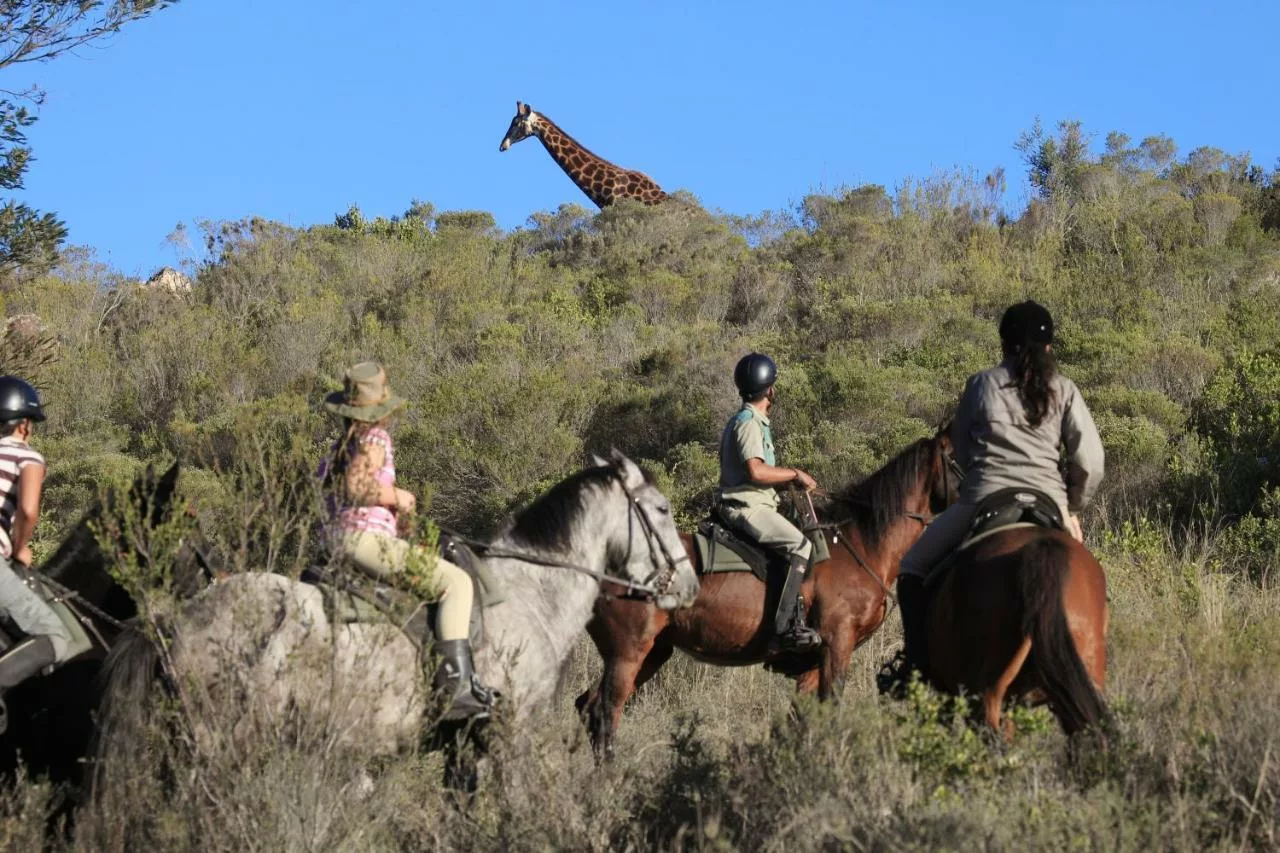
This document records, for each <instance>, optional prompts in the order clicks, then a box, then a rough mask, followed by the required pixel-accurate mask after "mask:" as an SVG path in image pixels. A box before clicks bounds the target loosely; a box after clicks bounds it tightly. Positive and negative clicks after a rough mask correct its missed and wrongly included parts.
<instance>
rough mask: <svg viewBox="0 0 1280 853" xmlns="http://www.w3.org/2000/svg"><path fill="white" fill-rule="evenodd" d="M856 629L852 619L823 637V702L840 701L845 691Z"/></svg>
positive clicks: (825, 632)
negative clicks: (845, 681)
mask: <svg viewBox="0 0 1280 853" xmlns="http://www.w3.org/2000/svg"><path fill="white" fill-rule="evenodd" d="M856 633H857V632H856V631H855V630H854V627H853V624H852V622H850V621H844V622H841V623H840V624H839V625H837V626H836V629H835V630H834V631H831V632H827V631H824V632H823V637H822V641H823V642H822V667H821V669H820V670H819V673H820V678H819V680H818V698H819V699H821V700H822V701H823V702H826V701H829V700H834V701H836V702H839V701H840V695H841V694H842V693H843V692H844V674H845V673H846V672H848V671H849V659H850V658H852V657H853V648H854V646H855V645H856V644H855V643H854V636H855V634H856Z"/></svg>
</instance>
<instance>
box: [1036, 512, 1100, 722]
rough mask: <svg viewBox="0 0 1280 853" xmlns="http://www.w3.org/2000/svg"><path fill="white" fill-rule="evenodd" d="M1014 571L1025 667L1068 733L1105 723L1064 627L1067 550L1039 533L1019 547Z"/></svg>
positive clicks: (1090, 681) (1096, 695) (1097, 697)
mask: <svg viewBox="0 0 1280 853" xmlns="http://www.w3.org/2000/svg"><path fill="white" fill-rule="evenodd" d="M1021 557H1022V561H1021V564H1020V565H1019V567H1018V572H1017V574H1016V578H1017V581H1016V583H1017V587H1018V597H1019V599H1020V600H1021V602H1022V633H1023V636H1024V637H1030V638H1031V656H1030V658H1029V659H1028V661H1027V666H1029V667H1030V668H1031V673H1032V674H1033V675H1034V676H1036V677H1037V679H1038V681H1039V682H1040V684H1041V686H1042V687H1043V688H1044V691H1045V693H1047V694H1048V696H1049V703H1050V704H1051V705H1052V707H1053V708H1054V710H1055V711H1056V712H1057V714H1058V719H1059V720H1060V721H1061V722H1062V728H1063V729H1064V730H1065V731H1066V732H1067V733H1068V734H1072V733H1074V732H1077V731H1080V730H1081V729H1084V728H1086V727H1088V726H1093V725H1098V724H1100V723H1103V722H1105V721H1106V720H1107V719H1108V717H1109V713H1108V711H1107V706H1106V703H1105V702H1104V701H1103V699H1102V696H1101V695H1100V694H1099V693H1098V690H1097V688H1096V687H1095V686H1094V684H1093V679H1092V678H1090V677H1089V672H1088V670H1087V669H1085V665H1084V661H1083V660H1081V659H1080V654H1079V652H1078V651H1076V644H1075V641H1074V640H1073V639H1072V637H1071V631H1070V629H1069V628H1068V626H1067V614H1066V610H1065V609H1064V607H1063V603H1062V598H1063V590H1064V588H1065V586H1066V581H1067V575H1068V573H1069V572H1070V569H1071V551H1070V549H1069V546H1068V544H1067V543H1066V542H1064V541H1063V540H1062V539H1060V538H1059V537H1057V536H1042V537H1040V538H1037V539H1035V540H1033V541H1032V542H1031V543H1029V544H1028V545H1026V546H1024V547H1023V548H1022V551H1021Z"/></svg>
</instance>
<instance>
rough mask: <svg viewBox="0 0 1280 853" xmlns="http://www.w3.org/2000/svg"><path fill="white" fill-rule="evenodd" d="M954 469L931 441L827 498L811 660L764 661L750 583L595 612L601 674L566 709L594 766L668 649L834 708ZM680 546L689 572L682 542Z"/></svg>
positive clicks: (708, 578)
mask: <svg viewBox="0 0 1280 853" xmlns="http://www.w3.org/2000/svg"><path fill="white" fill-rule="evenodd" d="M953 464H954V463H953V461H952V459H951V445H950V440H949V439H948V438H947V437H946V432H945V430H944V431H940V432H939V433H938V434H937V435H935V436H934V437H933V438H930V439H921V440H920V441H917V442H915V443H914V444H912V445H911V446H910V447H908V448H907V449H906V450H905V451H903V452H902V453H900V454H899V455H898V456H897V457H895V458H894V459H892V460H890V461H889V462H888V463H887V464H886V465H885V466H884V467H883V468H881V469H880V470H879V471H877V472H876V473H875V474H872V475H871V476H870V477H868V478H867V479H866V480H865V481H864V482H862V483H859V484H857V485H855V486H852V487H850V488H847V489H845V490H844V491H843V492H841V493H839V494H837V495H833V496H832V497H831V499H830V505H829V506H827V507H825V510H824V515H830V516H832V517H833V518H834V519H836V520H835V521H833V522H832V523H831V524H830V529H829V530H828V531H827V536H828V542H829V547H830V551H831V559H829V560H826V561H824V562H821V563H818V564H817V565H815V566H814V568H813V571H812V572H810V574H809V577H808V578H806V579H805V583H804V587H803V589H802V593H803V595H804V600H805V604H806V605H807V606H808V608H809V621H810V624H811V625H813V626H814V627H815V628H816V629H817V630H818V633H819V634H821V635H822V646H821V648H819V649H817V650H816V651H814V652H811V653H809V654H806V655H778V654H776V653H774V652H773V651H772V650H771V649H770V647H769V643H770V640H771V638H772V636H773V612H774V610H775V609H776V607H777V597H778V589H777V588H775V587H776V586H778V585H771V586H770V588H769V589H767V590H766V586H765V584H764V583H762V582H761V581H760V580H758V579H757V578H756V577H755V576H754V575H752V574H750V573H749V572H735V573H715V574H709V575H703V576H702V587H701V590H700V592H699V593H698V597H697V598H696V599H695V600H694V602H693V606H692V607H689V608H686V609H683V610H672V611H663V610H658V609H657V608H656V607H653V606H652V605H649V604H644V603H640V602H635V601H627V600H623V599H618V598H605V597H603V596H602V597H601V598H600V599H599V600H597V602H596V606H595V613H594V615H593V617H592V619H591V622H590V623H589V624H588V625H587V631H588V633H589V634H590V635H591V638H592V639H593V640H594V641H595V644H596V648H597V649H599V651H600V655H601V656H602V657H603V658H604V674H603V676H602V677H601V679H600V684H599V686H598V687H596V688H595V689H592V690H589V691H587V692H586V693H583V694H582V695H581V696H580V697H578V700H577V706H578V710H579V711H580V712H582V713H583V715H584V716H585V718H586V721H587V726H588V728H589V729H590V731H591V741H592V745H593V746H594V748H595V750H596V754H597V755H598V756H600V757H605V758H607V757H609V756H611V754H612V751H613V738H614V734H615V732H616V730H617V727H618V722H619V720H620V719H621V717H622V708H623V705H624V704H626V702H627V700H628V699H629V698H631V695H632V694H633V693H634V692H635V691H636V689H637V688H638V687H640V685H642V684H644V683H645V682H646V681H648V680H649V679H650V678H652V677H653V676H654V675H655V674H656V673H657V672H658V670H659V669H661V668H662V665H663V664H665V663H666V662H667V660H668V659H670V657H671V654H672V652H674V651H675V650H676V649H681V650H682V651H684V652H686V653H688V654H690V655H692V656H693V657H695V658H697V659H698V660H701V661H705V662H707V663H713V664H716V665H719V666H747V665H751V664H758V663H764V664H766V665H767V666H768V667H769V668H771V669H775V670H777V671H779V672H783V673H785V674H787V675H789V676H791V677H793V678H795V679H796V688H797V690H798V691H799V692H800V693H802V694H807V693H813V692H815V691H816V692H817V694H818V695H819V697H821V698H822V699H830V698H833V697H837V696H838V695H839V693H840V688H841V685H842V682H843V679H844V674H845V672H846V671H847V670H848V667H849V660H850V658H851V656H852V655H853V651H854V649H856V648H857V647H858V646H859V645H860V644H862V643H863V642H864V641H865V640H866V639H867V638H868V637H870V636H871V634H872V633H874V632H875V630H876V628H878V627H880V624H881V622H883V621H884V618H885V615H886V614H887V613H888V608H889V596H888V593H889V588H890V587H891V586H893V583H894V581H895V580H897V577H898V561H899V560H900V559H901V558H902V555H903V554H904V553H905V552H906V550H907V549H908V548H909V547H911V544H912V543H913V542H915V541H916V539H917V538H918V537H919V536H920V533H921V531H922V530H923V529H924V526H925V525H926V524H928V523H929V521H930V520H931V519H932V517H933V514H934V513H935V512H937V511H940V510H941V509H942V508H943V507H945V506H946V505H947V504H948V503H949V502H950V500H951V499H952V498H953V497H954V493H955V486H956V484H957V477H955V476H954V474H953V469H952V467H951V466H952V465H953ZM833 537H834V539H835V541H834V542H832V541H831V539H832V538H833ZM681 539H682V540H683V541H684V546H685V549H686V550H687V551H688V553H689V556H690V557H691V558H692V559H693V560H694V563H695V565H697V564H698V561H699V558H698V553H697V549H696V548H695V547H694V545H693V539H692V537H691V536H689V535H687V534H681ZM698 568H699V569H701V566H698Z"/></svg>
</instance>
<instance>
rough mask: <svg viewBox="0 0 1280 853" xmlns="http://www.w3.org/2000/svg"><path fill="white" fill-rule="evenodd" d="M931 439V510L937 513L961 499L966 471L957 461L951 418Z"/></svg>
mask: <svg viewBox="0 0 1280 853" xmlns="http://www.w3.org/2000/svg"><path fill="white" fill-rule="evenodd" d="M930 441H931V443H932V445H933V456H932V460H931V464H930V467H929V480H928V482H929V511H930V512H931V513H933V514H934V515H937V514H938V513H940V512H942V511H943V510H945V509H946V508H947V507H949V506H951V505H952V504H953V503H955V502H956V501H957V500H959V499H960V481H961V480H963V479H964V471H963V470H962V469H961V468H960V463H959V462H957V461H956V456H955V448H954V445H953V444H952V442H951V419H950V418H948V419H947V420H946V421H944V422H943V423H942V425H941V426H939V427H938V430H937V432H935V433H934V435H933V438H932V439H930Z"/></svg>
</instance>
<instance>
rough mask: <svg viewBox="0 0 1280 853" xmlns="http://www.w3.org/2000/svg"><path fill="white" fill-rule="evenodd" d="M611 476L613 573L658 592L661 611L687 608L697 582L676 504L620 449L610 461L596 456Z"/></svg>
mask: <svg viewBox="0 0 1280 853" xmlns="http://www.w3.org/2000/svg"><path fill="white" fill-rule="evenodd" d="M592 462H593V463H594V464H595V465H596V467H597V469H600V470H603V471H606V472H608V473H609V481H608V490H607V493H608V494H609V496H610V497H611V501H610V506H611V507H616V509H617V511H612V512H609V513H608V516H607V518H608V519H609V523H608V525H607V535H608V554H609V564H610V566H609V570H610V573H611V574H614V575H617V576H618V577H621V578H624V579H626V580H628V581H630V582H631V583H634V584H637V585H640V586H642V587H647V588H651V589H653V590H655V591H656V596H655V603H656V604H657V605H658V607H660V608H662V609H665V610H671V609H674V608H676V607H688V606H689V605H691V604H693V600H694V599H695V598H696V597H697V595H698V576H697V574H696V573H695V572H694V568H693V563H692V562H691V561H690V560H689V555H688V553H687V552H686V551H685V548H684V544H683V543H682V542H681V541H680V531H679V530H677V529H676V523H675V519H674V518H673V517H672V514H671V501H670V500H668V499H667V497H666V495H664V494H662V492H661V491H659V490H658V487H657V486H656V485H655V484H654V482H653V479H652V478H651V477H650V476H649V475H648V474H647V473H645V471H644V470H643V469H641V468H640V466H639V465H637V464H636V463H634V462H632V461H631V460H630V459H628V458H627V457H626V455H625V454H623V453H622V452H621V451H619V450H617V449H616V448H615V449H614V450H612V451H611V452H610V454H609V458H608V459H604V458H602V457H599V456H595V455H593V456H592Z"/></svg>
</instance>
